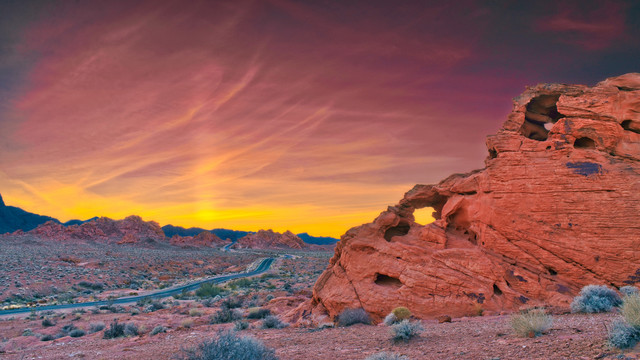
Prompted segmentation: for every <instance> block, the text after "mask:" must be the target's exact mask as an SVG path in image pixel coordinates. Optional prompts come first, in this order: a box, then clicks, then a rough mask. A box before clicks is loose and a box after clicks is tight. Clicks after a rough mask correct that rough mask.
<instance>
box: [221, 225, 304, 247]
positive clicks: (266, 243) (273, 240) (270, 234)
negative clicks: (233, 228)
mask: <svg viewBox="0 0 640 360" xmlns="http://www.w3.org/2000/svg"><path fill="white" fill-rule="evenodd" d="M233 247H234V248H237V249H246V248H249V249H306V248H308V247H309V245H307V244H306V243H305V242H304V241H302V239H300V238H299V237H298V236H297V235H295V234H294V233H292V232H291V231H289V230H287V231H285V232H284V233H282V234H281V233H277V232H274V231H273V230H260V231H258V232H257V233H255V234H249V235H247V236H244V237H242V238H240V239H238V241H237V242H236V243H235V244H234V245H233Z"/></svg>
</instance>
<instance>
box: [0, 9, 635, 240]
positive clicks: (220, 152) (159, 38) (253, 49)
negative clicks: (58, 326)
mask: <svg viewBox="0 0 640 360" xmlns="http://www.w3.org/2000/svg"><path fill="white" fill-rule="evenodd" d="M0 14H1V15H0V193H1V194H2V196H3V198H4V200H5V203H7V204H8V205H13V206H18V207H21V208H23V209H25V210H28V211H31V212H35V213H40V214H46V215H49V216H53V217H56V218H58V219H60V220H62V221H67V220H70V219H87V218H90V217H93V216H108V217H111V218H115V219H119V218H123V217H125V216H127V215H131V214H137V215H140V216H142V217H143V218H144V219H145V220H155V221H157V222H159V223H160V224H161V225H165V224H173V225H180V226H186V227H189V226H198V227H203V228H207V229H211V228H230V229H236V230H249V231H256V230H258V229H274V230H276V231H284V230H287V229H288V230H291V231H293V232H296V233H300V232H308V233H310V234H312V235H317V236H334V237H339V236H340V235H341V234H342V233H344V232H345V231H346V230H347V229H349V228H350V227H353V226H357V225H360V224H362V223H367V222H370V221H372V220H373V219H374V218H375V217H376V216H377V214H379V213H380V212H381V211H383V210H385V209H386V207H387V206H389V205H393V204H396V203H397V202H398V200H400V199H401V198H402V196H403V194H404V193H405V192H406V191H408V190H409V189H411V187H413V185H414V184H429V183H437V182H438V181H440V180H441V179H443V178H445V177H446V176H448V175H449V174H451V173H461V172H467V171H471V170H474V169H477V168H482V167H483V166H484V159H485V157H486V156H487V150H486V147H485V138H486V136H487V135H490V134H492V133H495V132H496V131H497V130H498V129H499V128H500V126H501V124H502V123H503V122H504V121H505V120H506V116H507V114H508V113H509V112H510V110H511V106H512V105H511V104H512V101H511V99H512V98H514V97H515V96H517V95H519V94H520V93H521V92H522V91H523V90H524V88H525V86H527V85H535V84H537V83H548V82H558V83H578V84H587V85H594V84H595V83H597V82H598V81H601V80H603V79H605V78H607V77H610V76H616V75H620V74H623V73H627V72H638V71H640V66H639V64H640V61H639V60H638V59H640V2H638V1H632V0H629V1H587V0H585V1H562V0H554V1H377V0H367V1H342V0H336V1H290V0H264V1H260V0H255V1H243V0H234V1H188V2H185V1H163V0H149V1H100V2H98V1H72V0H67V1H24V0H3V1H2V2H0ZM424 221H426V220H424Z"/></svg>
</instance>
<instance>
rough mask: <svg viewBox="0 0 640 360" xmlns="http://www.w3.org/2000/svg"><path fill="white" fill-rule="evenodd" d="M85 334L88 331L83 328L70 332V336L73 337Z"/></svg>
mask: <svg viewBox="0 0 640 360" xmlns="http://www.w3.org/2000/svg"><path fill="white" fill-rule="evenodd" d="M85 334H86V333H85V332H84V330H82V329H73V330H71V331H70V332H69V336H71V337H72V338H77V337H83V336H85Z"/></svg>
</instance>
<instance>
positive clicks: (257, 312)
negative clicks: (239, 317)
mask: <svg viewBox="0 0 640 360" xmlns="http://www.w3.org/2000/svg"><path fill="white" fill-rule="evenodd" d="M269 315H271V310H269V309H265V308H257V309H251V310H249V314H248V315H247V319H264V318H266V317H267V316H269Z"/></svg>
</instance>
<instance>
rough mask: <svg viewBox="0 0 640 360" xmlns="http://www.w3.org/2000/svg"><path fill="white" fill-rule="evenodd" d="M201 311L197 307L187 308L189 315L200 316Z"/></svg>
mask: <svg viewBox="0 0 640 360" xmlns="http://www.w3.org/2000/svg"><path fill="white" fill-rule="evenodd" d="M201 315H202V311H200V310H198V309H189V316H201Z"/></svg>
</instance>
